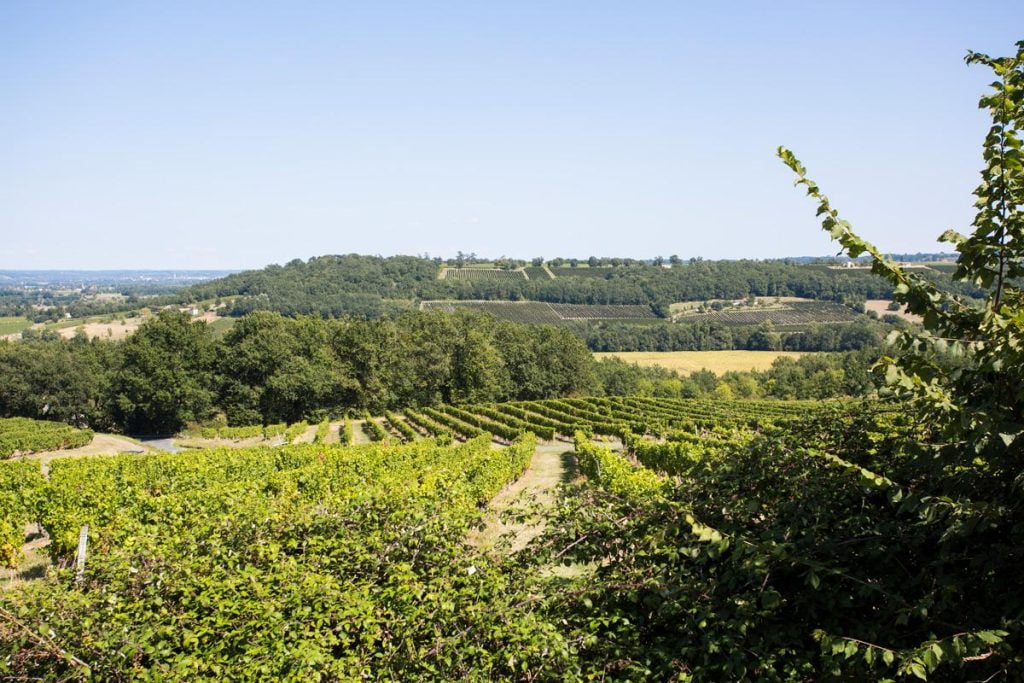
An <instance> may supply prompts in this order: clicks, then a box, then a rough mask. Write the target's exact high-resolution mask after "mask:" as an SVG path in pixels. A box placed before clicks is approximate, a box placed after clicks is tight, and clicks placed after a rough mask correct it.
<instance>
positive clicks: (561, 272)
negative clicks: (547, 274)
mask: <svg viewBox="0 0 1024 683" xmlns="http://www.w3.org/2000/svg"><path fill="white" fill-rule="evenodd" d="M613 270H615V268H611V267H602V268H571V267H569V268H567V267H559V268H551V272H552V273H554V275H555V277H593V278H602V279H605V280H606V279H608V276H609V275H611V273H612V271H613Z"/></svg>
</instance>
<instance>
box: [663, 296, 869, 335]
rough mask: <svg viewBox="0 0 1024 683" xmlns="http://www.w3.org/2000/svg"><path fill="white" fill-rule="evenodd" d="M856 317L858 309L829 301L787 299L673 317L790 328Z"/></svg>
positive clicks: (693, 311) (695, 311)
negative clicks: (761, 304) (761, 308)
mask: <svg viewBox="0 0 1024 683" xmlns="http://www.w3.org/2000/svg"><path fill="white" fill-rule="evenodd" d="M857 318H858V313H857V312H855V311H854V310H852V309H851V308H849V307H847V306H843V305H842V304H837V303H834V302H831V301H789V302H786V303H783V304H780V305H778V306H767V307H765V308H764V309H763V310H757V309H756V308H746V307H726V308H723V309H722V310H720V311H716V310H705V311H698V310H692V311H688V312H686V313H684V314H682V315H681V316H679V317H677V318H676V319H677V320H685V321H687V322H697V321H708V322H717V323H722V324H724V325H758V324H760V323H763V322H771V323H772V324H773V325H774V326H775V327H776V328H782V329H784V328H787V327H789V328H793V327H802V326H806V325H810V324H813V323H844V322H852V321H854V320H856V319H857Z"/></svg>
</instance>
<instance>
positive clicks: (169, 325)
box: [114, 311, 215, 434]
mask: <svg viewBox="0 0 1024 683" xmlns="http://www.w3.org/2000/svg"><path fill="white" fill-rule="evenodd" d="M213 361H214V346H213V340H212V338H211V336H210V333H209V330H208V329H207V326H206V323H205V322H195V323H193V322H192V321H191V319H190V318H189V316H188V315H187V314H185V313H179V312H177V311H161V312H160V314H159V315H157V316H156V317H155V318H153V319H152V320H149V321H147V322H145V323H143V324H142V325H141V326H140V327H139V329H138V330H136V332H135V334H133V335H132V336H131V337H129V338H128V340H127V341H125V342H124V360H123V364H122V366H121V369H120V371H119V372H118V373H117V376H116V378H115V380H114V405H115V411H116V414H117V415H118V418H119V421H120V422H121V424H123V425H124V427H125V429H127V430H128V431H129V432H130V433H143V434H167V433H173V432H176V431H178V430H179V429H181V428H182V427H183V426H184V425H185V423H186V422H189V421H193V420H201V419H204V418H206V417H207V416H208V415H209V414H210V413H211V411H212V408H213V403H214V396H215V393H214V388H213V387H214V383H215V382H214V377H213V373H212V372H211V370H212V366H213Z"/></svg>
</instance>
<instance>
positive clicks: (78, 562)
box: [75, 524, 89, 583]
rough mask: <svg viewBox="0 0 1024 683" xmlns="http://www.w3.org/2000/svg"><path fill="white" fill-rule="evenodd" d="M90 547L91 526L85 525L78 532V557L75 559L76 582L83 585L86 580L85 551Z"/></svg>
mask: <svg viewBox="0 0 1024 683" xmlns="http://www.w3.org/2000/svg"><path fill="white" fill-rule="evenodd" d="M88 545H89V525H88V524H84V525H83V526H82V529H81V531H79V532H78V556H77V557H76V558H75V582H76V583H81V582H82V579H83V578H85V551H86V547H87V546H88Z"/></svg>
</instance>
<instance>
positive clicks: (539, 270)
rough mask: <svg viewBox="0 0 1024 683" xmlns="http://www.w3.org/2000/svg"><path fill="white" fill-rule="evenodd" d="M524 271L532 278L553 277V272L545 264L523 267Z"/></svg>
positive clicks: (543, 278)
mask: <svg viewBox="0 0 1024 683" xmlns="http://www.w3.org/2000/svg"><path fill="white" fill-rule="evenodd" d="M523 272H525V273H526V275H527V277H529V278H530V279H531V280H550V279H551V273H549V272H548V271H547V269H546V268H544V267H543V266H527V267H526V268H523Z"/></svg>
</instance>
